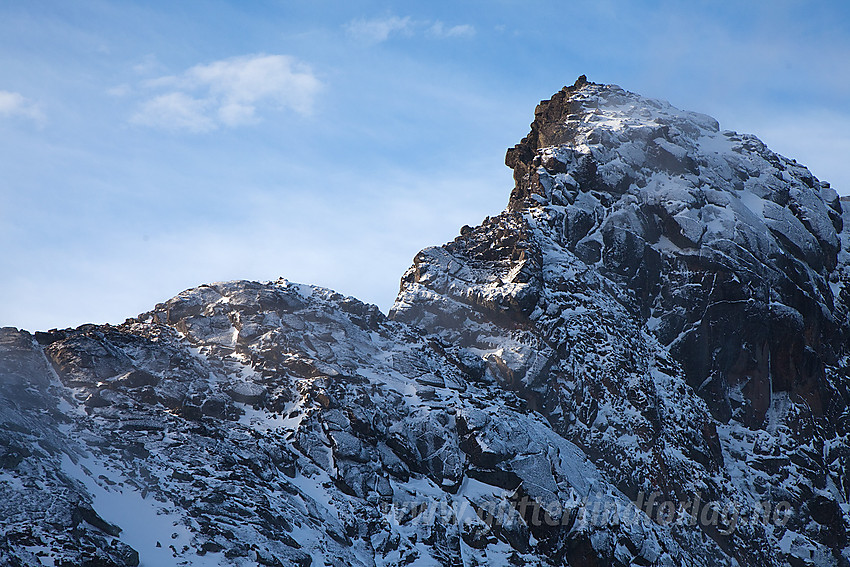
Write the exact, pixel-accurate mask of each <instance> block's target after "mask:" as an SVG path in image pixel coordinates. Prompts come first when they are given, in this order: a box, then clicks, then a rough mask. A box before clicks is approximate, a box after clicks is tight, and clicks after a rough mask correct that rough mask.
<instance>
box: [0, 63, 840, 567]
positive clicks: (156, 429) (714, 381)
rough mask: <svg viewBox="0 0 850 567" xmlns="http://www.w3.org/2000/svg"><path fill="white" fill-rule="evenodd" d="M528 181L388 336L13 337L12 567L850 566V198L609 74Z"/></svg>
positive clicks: (402, 306) (271, 312)
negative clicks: (628, 87)
mask: <svg viewBox="0 0 850 567" xmlns="http://www.w3.org/2000/svg"><path fill="white" fill-rule="evenodd" d="M505 162H506V164H507V165H508V166H509V167H510V168H512V169H513V172H514V179H515V183H516V184H515V187H514V189H513V191H512V192H511V194H510V200H509V203H508V206H507V208H506V209H505V211H504V212H502V213H501V214H499V215H498V216H495V217H491V218H487V219H485V220H484V222H482V223H481V224H480V225H479V226H476V227H469V226H465V227H463V228H462V229H461V231H460V236H458V237H457V238H456V239H455V240H454V241H452V242H450V243H448V244H445V245H443V246H439V247H434V248H427V249H425V250H423V251H422V252H420V253H419V254H417V256H416V257H415V258H414V261H413V265H412V266H411V268H410V269H409V270H408V271H407V272H406V273H405V274H404V275H403V277H402V280H401V289H400V291H399V295H398V298H397V300H396V302H395V304H394V305H393V307H392V309H391V311H390V313H389V315H384V314H383V313H381V311H379V310H378V308H377V307H375V306H373V305H368V304H365V303H362V302H360V301H358V300H356V299H353V298H351V297H344V296H342V295H339V294H337V293H335V292H332V291H329V290H326V289H321V288H318V287H314V286H309V285H302V284H295V283H292V282H289V281H287V280H284V279H280V280H278V281H273V282H264V283H259V282H248V281H235V282H225V283H215V284H209V285H202V286H200V287H197V288H194V289H191V290H188V291H185V292H183V293H181V294H180V295H178V296H177V297H175V298H173V299H170V300H168V301H166V302H165V303H162V304H159V305H157V306H156V307H154V308H153V310H151V311H150V312H147V313H143V314H141V315H139V316H138V317H136V318H134V319H128V320H127V321H126V322H125V323H123V324H121V325H118V326H112V325H84V326H82V327H79V328H77V329H66V330H52V331H47V332H36V333H34V334H31V333H29V332H27V331H23V330H18V329H15V328H4V329H2V330H0V564H2V565H9V566H31V565H56V566H82V565H86V566H102V567H113V566H114V567H119V566H120V567H125V566H136V565H144V566H167V565H203V566H207V565H234V566H243V565H245V566H247V565H269V566H302V567H307V566H317V567H324V566H325V565H328V566H336V565H351V566H358V567H360V566H368V567H373V566H380V567H384V566H403V565H413V566H451V567H461V566H463V567H470V566H476V565H480V566H484V565H487V566H490V565H492V566H509V565H517V566H519V565H530V566H540V567H544V566H556V565H563V566H573V567H591V566H608V565H615V566H630V565H644V566H647V565H659V566H660V565H664V566H679V565H684V566H705V567H713V566H722V565H728V566H759V567H761V566H764V567H767V566H780V565H791V566H795V567H796V566H805V565H818V566H847V565H850V542H848V530H850V504H848V497H850V476H848V470H850V469H848V467H850V443H848V441H849V440H850V438H848V435H850V405H848V404H850V358H848V356H850V322H848V309H850V284H848V282H850V202H848V201H846V200H845V201H842V200H841V199H839V197H838V194H837V193H836V192H835V190H833V189H832V188H830V186H829V184H828V183H825V182H822V181H820V180H818V179H816V178H815V177H814V176H813V175H812V174H811V172H809V170H808V169H806V168H805V167H804V166H803V165H801V164H799V163H797V162H796V161H794V160H792V159H788V158H785V157H783V156H780V155H778V154H776V153H774V152H772V151H771V150H770V149H768V148H767V147H766V146H765V144H764V143H762V142H761V141H760V140H759V139H758V138H756V137H754V136H752V135H745V134H738V133H736V132H733V131H728V130H721V129H720V126H719V125H718V123H717V121H716V120H714V119H712V118H710V117H708V116H705V115H702V114H697V113H694V112H686V111H682V110H679V109H676V108H674V107H673V106H671V105H670V104H668V103H666V102H663V101H658V100H653V99H647V98H644V97H641V96H639V95H637V94H634V93H631V92H628V91H625V90H623V89H621V88H619V87H617V86H615V85H599V84H594V83H590V82H588V81H587V80H586V78H585V77H580V78H579V80H578V81H577V82H576V83H575V84H574V85H573V86H570V87H565V88H564V89H562V90H561V91H560V92H558V93H556V94H555V95H554V96H553V97H552V98H551V99H550V100H547V101H543V102H541V103H540V104H539V105H538V107H537V109H536V110H535V114H534V121H533V123H532V124H531V132H530V133H529V134H528V136H526V137H525V138H524V139H523V140H522V141H521V142H520V143H519V144H517V145H516V146H515V147H513V148H511V149H509V150H508V152H507V156H506V159H505ZM845 227H847V228H846V229H845Z"/></svg>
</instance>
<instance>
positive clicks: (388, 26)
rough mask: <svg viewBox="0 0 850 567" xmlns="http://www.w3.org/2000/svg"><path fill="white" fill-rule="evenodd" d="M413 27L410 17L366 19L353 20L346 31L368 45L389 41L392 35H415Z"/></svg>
mask: <svg viewBox="0 0 850 567" xmlns="http://www.w3.org/2000/svg"><path fill="white" fill-rule="evenodd" d="M413 27H414V25H413V22H412V21H411V19H410V18H409V17H405V18H399V17H398V16H390V17H387V18H374V19H371V20H367V19H364V18H359V19H356V20H352V21H350V22H348V23H347V24H346V25H345V30H346V31H347V32H348V34H349V35H350V36H351V37H353V38H355V39H357V40H360V41H364V42H366V43H380V42H382V41H386V40H387V39H389V37H390V35H393V34H402V35H410V34H412V33H413Z"/></svg>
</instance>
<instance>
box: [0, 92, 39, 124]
mask: <svg viewBox="0 0 850 567" xmlns="http://www.w3.org/2000/svg"><path fill="white" fill-rule="evenodd" d="M11 116H20V117H23V118H28V119H30V120H33V121H35V122H36V123H37V124H43V123H44V121H45V120H46V116H45V115H44V112H42V110H41V108H40V107H39V106H38V104H36V103H35V102H33V101H32V100H30V99H28V98H26V97H24V96H23V95H22V94H20V93H16V92H11V91H0V117H11Z"/></svg>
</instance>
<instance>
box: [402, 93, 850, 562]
mask: <svg viewBox="0 0 850 567" xmlns="http://www.w3.org/2000/svg"><path fill="white" fill-rule="evenodd" d="M506 163H507V165H508V166H510V167H512V168H513V169H514V178H515V181H516V187H515V189H514V191H513V193H512V195H511V200H510V204H509V207H508V210H507V211H506V212H504V213H502V214H501V215H499V216H497V217H494V218H488V219H486V220H485V221H484V223H483V224H482V225H481V226H480V227H477V228H474V229H469V230H465V231H463V233H462V234H461V236H459V237H458V238H457V239H455V241H454V242H451V243H449V244H447V245H445V246H442V247H439V248H429V249H426V250H424V251H422V252H421V253H420V254H419V255H417V257H416V258H415V259H414V265H413V267H412V268H411V269H410V270H408V272H407V273H406V274H405V275H404V277H403V278H402V285H401V292H400V294H399V297H398V299H397V301H396V304H395V306H394V308H393V311H392V313H391V316H392V317H393V318H394V319H396V320H401V321H405V322H408V323H411V324H414V325H417V326H420V327H422V328H424V329H425V330H426V331H428V332H431V333H435V334H437V335H439V336H441V337H442V338H443V339H444V340H447V341H452V342H454V343H456V344H460V345H463V346H466V347H467V348H471V349H473V351H474V352H478V353H480V354H481V356H482V357H483V358H484V359H485V360H487V361H488V371H489V372H490V373H492V375H493V376H494V377H495V378H496V379H497V380H498V381H499V382H500V383H501V384H503V385H504V387H507V388H510V389H513V390H516V391H517V392H518V393H519V394H520V395H521V396H522V397H524V398H526V399H528V400H529V401H530V403H532V404H533V407H535V408H537V409H539V410H540V411H541V412H543V414H544V415H545V416H546V417H547V419H548V420H549V421H550V423H552V425H553V428H555V430H556V431H558V432H559V433H561V434H562V435H563V436H565V437H566V438H568V439H571V440H573V441H574V442H575V443H576V444H578V445H579V446H581V447H582V448H583V449H584V450H585V452H586V454H588V455H589V456H590V457H591V459H592V460H593V461H594V462H595V463H596V464H597V465H598V466H600V467H601V468H603V469H604V470H605V471H606V473H607V474H608V476H609V478H611V479H612V480H614V481H615V482H617V483H618V486H620V487H621V488H622V489H623V490H625V491H626V492H627V493H632V492H633V491H635V490H641V489H643V490H645V489H647V488H649V487H651V488H654V489H660V490H662V491H673V492H677V493H678V494H680V495H681V494H682V493H687V492H688V490H689V488H690V489H694V488H695V489H696V490H699V491H706V490H709V492H710V491H712V490H713V491H715V492H719V493H723V494H727V495H730V496H728V497H730V498H733V499H739V498H740V499H743V500H748V501H756V500H759V499H762V500H763V498H762V497H763V496H764V494H765V490H764V486H765V482H766V479H769V480H768V481H767V482H768V483H770V484H774V485H775V486H777V487H781V488H780V489H778V490H777V491H776V492H775V493H773V496H771V498H774V497H777V498H778V499H779V500H782V499H786V500H789V501H792V502H794V503H795V505H796V506H798V507H800V508H801V509H803V510H805V509H806V508H807V507H809V506H811V507H812V508H816V507H817V504H816V503H815V500H816V499H817V498H826V499H829V500H830V501H831V502H832V504H831V506H832V508H831V509H833V510H837V506H838V503H841V502H845V501H846V497H847V488H848V477H847V473H846V467H845V465H844V464H842V463H844V462H845V460H844V459H846V457H845V453H846V450H847V449H846V439H847V437H846V435H847V433H848V430H847V426H848V417H850V415H848V409H847V408H848V402H850V390H848V383H847V379H846V375H847V354H848V337H850V333H849V332H848V331H850V325H848V319H847V305H848V303H847V298H848V287H847V285H846V284H847V281H848V277H847V269H848V268H847V265H848V264H847V260H848V252H847V250H848V238H847V232H845V231H844V230H843V227H844V225H845V222H846V221H847V220H848V218H847V213H845V212H844V211H843V210H842V203H841V202H840V201H839V199H838V197H837V194H836V193H835V191H834V190H832V189H831V188H829V185H828V184H826V183H822V182H820V181H818V180H817V179H815V178H814V177H813V176H812V175H811V173H810V172H809V171H808V170H807V169H806V168H804V167H803V166H801V165H799V164H797V163H796V162H794V161H792V160H788V159H786V158H784V157H782V156H779V155H777V154H774V153H773V152H771V151H770V150H769V149H767V148H766V147H765V146H764V144H763V143H762V142H760V141H759V140H758V139H756V138H755V137H753V136H748V135H739V134H736V133H734V132H729V131H723V132H721V131H720V129H719V126H718V124H717V122H716V121H715V120H713V119H711V118H710V117H707V116H704V115H701V114H696V113H691V112H684V111H680V110H678V109H675V108H673V107H672V106H670V105H669V104H667V103H665V102H661V101H655V100H649V99H645V98H643V97H640V96H638V95H635V94H634V93H629V92H626V91H624V90H622V89H620V88H619V87H616V86H611V85H608V86H605V85H596V84H592V83H588V82H586V80H584V79H583V78H580V79H579V81H577V82H576V84H575V85H574V86H572V87H566V88H564V89H563V90H562V91H560V92H559V93H557V94H556V95H555V96H554V97H553V98H552V99H551V100H549V101H543V102H541V103H540V105H539V106H538V107H537V110H536V111H535V120H534V122H533V123H532V125H531V133H530V134H529V135H528V136H527V137H526V138H525V139H524V140H523V141H522V142H521V143H520V144H518V145H517V146H516V147H514V148H512V149H510V150H508V153H507V156H506ZM700 398H701V399H700ZM685 408H686V409H685ZM755 432H758V433H757V434H756V433H755ZM759 436H763V438H762V437H759ZM764 443H766V444H767V446H769V447H770V448H771V449H770V451H771V452H772V454H775V455H782V458H780V459H778V460H771V459H770V458H767V459H761V458H760V457H759V458H756V459H754V462H753V463H750V464H749V466H748V470H747V474H746V475H745V476H748V478H747V479H746V481H745V482H743V483H742V482H740V475H741V469H740V466H739V462H740V460H741V459H742V458H743V456H744V453H742V450H741V447H742V446H745V447H749V450H751V451H759V450H760V449H758V447H759V446H761V444H764ZM812 447H814V449H815V450H814V453H811V452H810V451H809V449H810V448H812ZM647 448H650V449H647ZM652 448H654V449H655V450H656V451H657V453H654V452H653V449H652ZM671 449H673V450H672V451H671ZM635 455H641V456H642V457H644V458H645V460H644V461H643V462H640V460H639V459H635ZM673 455H675V458H672V456H673ZM768 461H770V464H768ZM814 471H817V472H816V473H815V472H814ZM762 475H763V476H762ZM788 478H794V479H800V482H799V484H798V485H797V486H796V487H793V486H791V485H790V484H789V483H788V482H787V479H788ZM685 479H689V481H690V482H688V481H686V480H685ZM715 483H717V484H715ZM833 484H834V486H835V487H836V488H838V487H841V488H838V489H837V490H835V491H833V492H832V493H831V494H832V496H830V497H826V496H823V495H820V496H818V494H819V492H818V491H819V490H823V489H824V487H825V486H828V485H833ZM709 486H710V487H712V488H711V489H708V488H707V487H709ZM804 486H805V487H804ZM780 494H781V496H779V495H780ZM774 501H775V500H774ZM836 513H837V512H836ZM842 514H843V516H842V518H843V519H842V520H840V521H838V520H835V521H832V520H830V521H828V522H826V523H825V524H824V526H825V527H822V528H818V530H815V532H816V533H814V534H813V535H814V537H813V539H814V540H815V541H818V542H821V543H823V544H824V545H825V546H826V548H828V549H833V550H835V549H837V548H841V547H843V546H844V545H845V544H846V535H845V530H846V528H847V515H846V514H847V510H844V511H843V513H842ZM842 514H839V515H842ZM809 519H810V516H807V515H806V513H805V512H804V513H803V514H802V515H801V517H800V519H799V521H800V525H805V524H806V522H807V521H808V520H809ZM833 519H834V518H833ZM747 537H748V538H750V540H751V541H752V537H753V535H752V534H750V535H748V536H747ZM768 539H769V538H768ZM718 541H719V542H720V543H721V545H722V546H723V547H724V549H726V550H727V551H728V552H729V553H730V554H732V555H734V556H735V557H736V558H737V559H738V561H739V562H741V563H742V564H760V562H764V563H765V564H769V562H770V557H771V556H772V555H773V554H774V553H777V551H776V550H777V548H781V546H778V547H772V548H771V546H770V545H768V546H766V547H764V548H762V549H761V550H759V549H749V548H747V547H746V546H744V547H737V546H740V545H742V542H739V541H738V542H736V541H734V538H733V541H720V539H718ZM773 545H774V546H776V545H777V542H776V541H774V542H773ZM742 550H743V551H742ZM788 560H789V561H790V560H791V559H788Z"/></svg>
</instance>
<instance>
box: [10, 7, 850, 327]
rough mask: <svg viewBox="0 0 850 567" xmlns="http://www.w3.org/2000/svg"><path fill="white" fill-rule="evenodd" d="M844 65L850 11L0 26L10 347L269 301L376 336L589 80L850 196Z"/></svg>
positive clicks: (273, 15) (243, 15) (161, 16)
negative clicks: (775, 155)
mask: <svg viewBox="0 0 850 567" xmlns="http://www.w3.org/2000/svg"><path fill="white" fill-rule="evenodd" d="M739 4H741V5H739ZM847 61H850V3H847V2H843V1H836V2H826V1H825V2H818V3H808V2H802V1H800V2H792V1H781V0H777V1H770V2H748V3H737V2H707V1H692V2H641V1H595V2H567V1H561V2H543V1H523V2H520V1H507V0H502V1H500V0H490V1H486V2H485V1H461V0H459V1H455V2H428V3H417V4H413V3H407V2H399V3H393V2H331V1H326V0H313V1H291V2H289V1H281V2H273V1H256V2H191V1H181V2H144V3H142V2H95V1H88V0H75V1H74V2H65V1H62V2H59V1H57V2H49V1H47V2H4V3H2V4H0V172H2V177H0V243H2V254H0V326H5V325H12V326H18V327H23V328H28V329H32V330H35V329H47V328H51V327H60V328H62V327H67V326H76V325H79V324H82V323H84V322H97V323H101V322H112V323H118V322H121V321H123V320H124V318H126V317H130V316H134V315H136V314H138V313H139V312H142V311H145V310H147V309H150V308H151V307H152V306H153V305H154V304H155V303H157V302H159V301H164V300H166V299H168V298H169V297H171V296H173V295H175V294H176V293H178V292H179V291H181V290H182V289H185V288H188V287H192V286H195V285H198V284H200V283H204V282H210V281H219V280H226V279H236V278H247V279H260V280H267V279H275V278H277V277H279V276H283V277H286V278H288V279H291V280H294V281H301V282H305V283H314V284H318V285H323V286H326V287H330V288H333V289H336V290H337V291H339V292H341V293H344V294H347V295H354V296H356V297H359V298H360V299H363V300H365V301H369V302H373V303H377V304H378V305H379V306H380V307H381V308H382V309H384V310H386V309H387V308H388V307H389V305H390V304H391V302H392V299H393V298H394V296H395V293H396V291H397V289H398V281H399V278H400V276H401V274H402V273H403V272H404V270H405V269H406V268H407V267H408V266H409V265H410V263H411V259H412V257H413V256H414V254H415V253H416V252H417V251H418V250H420V249H421V248H423V247H426V246H429V245H436V244H441V243H443V242H445V241H447V240H450V239H452V238H453V237H454V236H455V235H456V234H457V231H458V228H459V227H460V226H462V225H464V224H477V223H479V222H480V221H481V220H482V219H483V218H484V217H485V216H487V215H491V214H495V213H497V212H499V211H500V210H501V209H502V208H503V207H504V206H505V204H506V203H507V199H508V195H509V193H510V189H511V187H512V181H511V175H510V171H509V170H508V169H507V168H506V167H505V166H504V163H503V159H504V153H505V150H506V148H508V147H509V146H512V145H513V144H515V143H517V142H518V141H519V140H520V139H521V138H522V137H523V136H524V135H525V134H526V133H527V131H528V125H529V123H530V122H531V119H532V118H533V111H534V106H535V105H536V104H537V102H538V101H539V100H541V99H544V98H548V97H549V96H551V94H552V93H554V92H555V91H557V90H558V89H560V88H561V87H562V86H564V85H565V84H571V83H572V82H573V81H574V80H575V79H576V77H577V76H578V75H580V74H587V76H588V78H589V79H590V80H592V81H595V82H602V83H616V84H618V85H620V86H622V87H624V88H626V89H628V90H632V91H635V92H639V93H641V94H644V95H647V96H653V97H658V98H663V99H666V100H669V101H670V102H671V103H673V104H674V105H676V106H679V107H680V108H686V109H690V110H697V111H700V112H705V113H707V114H711V115H712V116H714V117H716V118H717V119H718V120H720V122H721V125H722V127H724V128H729V129H734V130H739V131H743V132H752V133H755V134H757V135H758V136H759V137H761V138H762V139H763V140H765V141H766V142H767V143H768V144H769V145H770V146H771V147H772V148H773V149H774V150H776V151H778V152H780V153H783V154H785V155H788V156H790V157H793V158H796V159H797V160H799V161H801V162H802V163H805V164H806V165H808V166H809V167H810V169H812V171H813V172H814V173H815V175H817V176H818V177H819V178H821V179H823V180H826V181H830V182H831V183H832V184H833V186H834V187H835V188H836V189H837V190H838V191H839V193H842V194H850V168H848V166H847V161H848V159H847V156H848V155H850V135H848V132H850V109H848V107H847V101H848V100H850V69H848V66H847V63H846V62H847Z"/></svg>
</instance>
